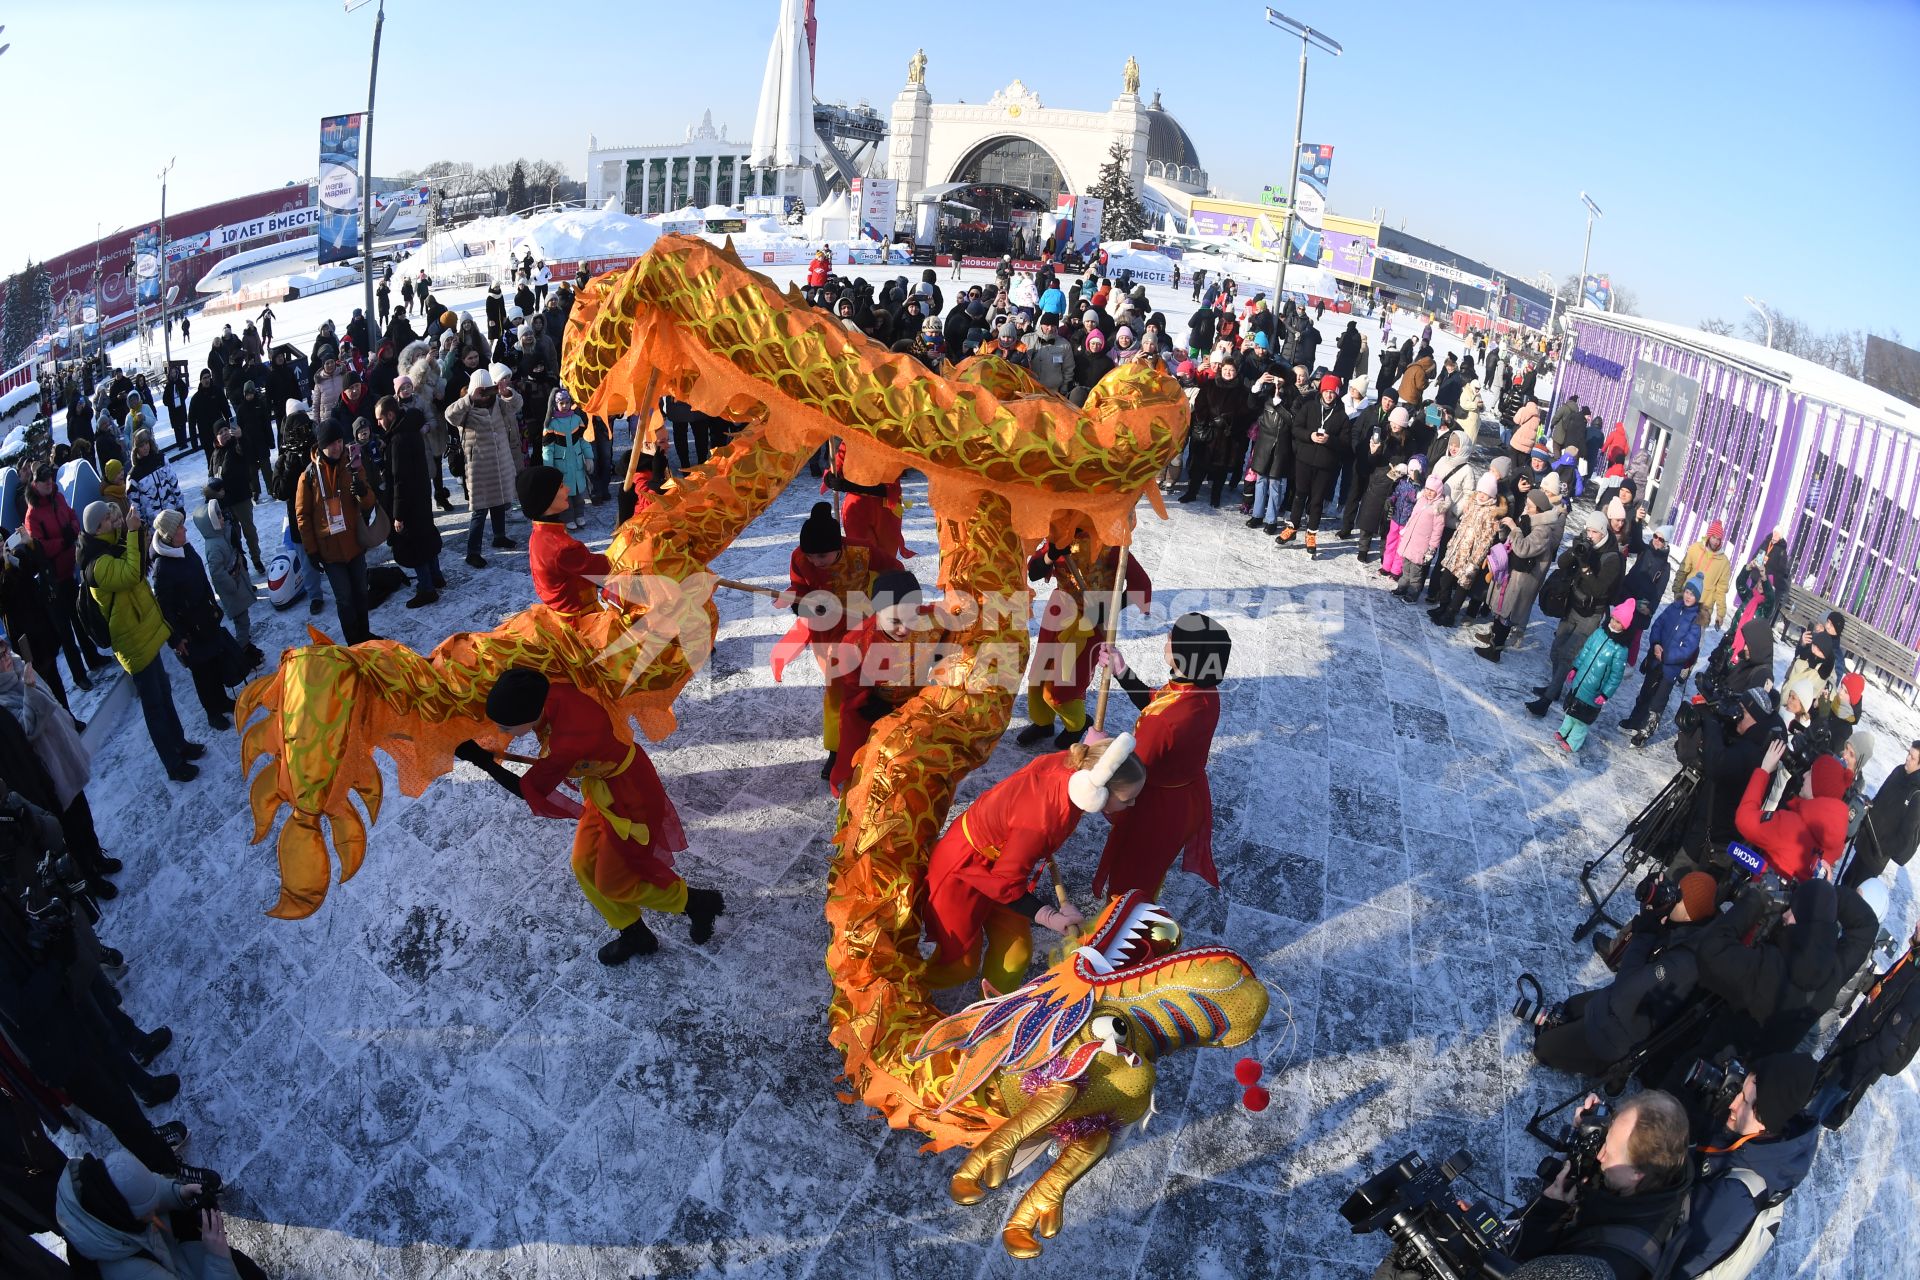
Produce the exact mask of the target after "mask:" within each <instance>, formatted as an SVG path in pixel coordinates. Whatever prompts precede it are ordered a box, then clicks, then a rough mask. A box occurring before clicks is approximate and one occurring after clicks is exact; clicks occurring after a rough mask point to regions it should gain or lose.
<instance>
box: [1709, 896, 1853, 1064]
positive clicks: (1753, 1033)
mask: <svg viewBox="0 0 1920 1280" xmlns="http://www.w3.org/2000/svg"><path fill="white" fill-rule="evenodd" d="M1855 896H1856V897H1857V896H1858V895H1855ZM1764 909H1765V899H1764V897H1763V895H1762V894H1761V892H1760V890H1759V889H1757V888H1749V889H1747V890H1746V891H1745V892H1743V893H1742V894H1741V895H1740V896H1739V897H1738V898H1735V899H1734V902H1733V906H1732V907H1730V908H1729V909H1728V910H1726V911H1724V912H1722V913H1721V914H1720V915H1719V916H1718V917H1717V918H1716V919H1714V920H1713V922H1712V923H1710V924H1708V925H1707V927H1706V928H1705V929H1704V930H1702V931H1701V935H1700V943H1699V947H1698V952H1699V956H1700V985H1701V986H1702V988H1704V989H1705V990H1707V991H1709V992H1711V993H1712V994H1714V995H1717V996H1719V997H1721V998H1722V999H1723V1000H1725V1001H1726V1002H1727V1005H1728V1011H1727V1012H1728V1014H1730V1015H1731V1017H1728V1018H1725V1019H1723V1020H1722V1021H1724V1022H1725V1024H1726V1027H1727V1029H1728V1030H1733V1029H1736V1028H1737V1029H1738V1030H1739V1031H1741V1032H1743V1033H1744V1038H1743V1039H1741V1040H1739V1041H1738V1043H1739V1044H1740V1045H1741V1048H1742V1049H1743V1050H1746V1051H1747V1052H1750V1053H1752V1054H1753V1055H1754V1056H1755V1057H1759V1056H1761V1055H1762V1054H1764V1053H1771V1052H1773V1049H1772V1047H1771V1045H1772V1043H1773V1041H1772V1038H1771V1037H1765V1039H1766V1042H1767V1045H1768V1047H1766V1048H1762V1047H1761V1044H1760V1041H1761V1040H1762V1038H1763V1037H1762V1036H1761V1034H1760V1029H1761V1027H1762V1026H1765V1025H1766V1024H1769V1023H1771V1022H1773V1021H1774V1020H1775V1019H1776V1018H1778V1017H1780V1015H1781V1014H1783V1013H1792V1012H1794V1011H1796V1010H1800V1009H1804V1008H1805V1007H1806V1006H1807V1004H1808V1002H1809V1001H1810V1000H1811V999H1812V998H1813V996H1814V995H1816V994H1817V993H1818V992H1819V991H1820V990H1821V989H1822V988H1823V987H1825V986H1826V985H1827V984H1828V982H1829V981H1831V980H1832V979H1833V977H1834V976H1835V974H1836V972H1837V970H1838V967H1839V958H1838V952H1839V932H1840V930H1839V924H1838V911H1839V899H1838V895H1837V894H1836V893H1835V892H1834V887H1833V886H1832V885H1831V884H1828V883H1826V882H1825V881H1821V880H1807V881H1802V882H1801V883H1800V884H1799V885H1797V886H1795V889H1794V895H1793V915H1794V923H1793V924H1790V925H1784V926H1782V927H1781V928H1780V929H1778V930H1777V931H1776V932H1775V933H1774V935H1773V937H1772V938H1770V939H1769V940H1767V941H1766V942H1763V943H1761V944H1760V945H1758V946H1748V945H1746V943H1745V942H1744V941H1743V939H1744V938H1745V937H1746V936H1747V935H1748V934H1749V933H1750V932H1751V931H1752V930H1753V927H1754V926H1755V925H1757V924H1758V923H1759V922H1760V917H1761V915H1762V913H1763V911H1764ZM1815 1016H1816V1017H1817V1016H1818V1013H1817V1012H1816V1015H1815ZM1796 1039H1797V1037H1796ZM1720 1043H1722V1044H1729V1043H1735V1041H1732V1040H1724V1041H1720ZM1787 1047H1789V1048H1790V1047H1791V1045H1789V1046H1787Z"/></svg>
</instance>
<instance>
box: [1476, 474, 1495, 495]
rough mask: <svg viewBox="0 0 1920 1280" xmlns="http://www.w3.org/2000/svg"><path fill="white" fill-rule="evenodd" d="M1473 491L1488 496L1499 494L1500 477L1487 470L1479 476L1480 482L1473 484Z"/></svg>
mask: <svg viewBox="0 0 1920 1280" xmlns="http://www.w3.org/2000/svg"><path fill="white" fill-rule="evenodd" d="M1473 489H1474V492H1475V493H1481V494H1485V495H1486V496H1487V497H1489V498H1497V497H1499V496H1500V477H1499V476H1497V475H1495V474H1494V473H1493V472H1491V471H1489V472H1487V474H1485V475H1483V476H1481V477H1480V483H1478V484H1476V485H1474V486H1473Z"/></svg>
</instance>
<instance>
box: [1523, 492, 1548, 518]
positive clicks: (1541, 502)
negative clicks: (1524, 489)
mask: <svg viewBox="0 0 1920 1280" xmlns="http://www.w3.org/2000/svg"><path fill="white" fill-rule="evenodd" d="M1552 505H1553V497H1552V495H1550V494H1549V493H1548V492H1547V491H1546V490H1545V489H1535V490H1534V491H1533V492H1532V493H1529V494H1528V495H1527V508H1528V510H1530V511H1533V512H1535V513H1539V512H1542V511H1545V510H1546V509H1547V508H1548V507H1551V506H1552Z"/></svg>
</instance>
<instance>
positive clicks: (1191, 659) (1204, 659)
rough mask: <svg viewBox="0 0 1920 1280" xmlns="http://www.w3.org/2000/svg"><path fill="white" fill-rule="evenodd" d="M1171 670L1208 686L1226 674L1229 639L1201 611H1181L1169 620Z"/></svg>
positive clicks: (1221, 628) (1218, 681) (1229, 651)
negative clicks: (1170, 624)
mask: <svg viewBox="0 0 1920 1280" xmlns="http://www.w3.org/2000/svg"><path fill="white" fill-rule="evenodd" d="M1171 641H1172V644H1173V674H1174V675H1175V676H1176V677H1177V678H1179V679H1181V680H1186V681H1190V682H1191V683H1193V684H1197V685H1199V686H1201V687H1202V688H1206V689H1210V688H1212V687H1213V686H1215V685H1217V684H1219V683H1220V681H1221V680H1223V679H1225V678H1226V674H1227V659H1228V658H1229V657H1231V656H1232V654H1233V639H1232V637H1231V636H1229V635H1228V634H1227V629H1226V628H1225V627H1223V626H1221V625H1220V624H1219V623H1217V622H1215V621H1214V620H1213V619H1212V618H1209V617H1208V616H1207V615H1206V614H1204V613H1183V614H1181V615H1180V616H1179V617H1178V618H1175V619H1174V620H1173V635H1172V637H1171Z"/></svg>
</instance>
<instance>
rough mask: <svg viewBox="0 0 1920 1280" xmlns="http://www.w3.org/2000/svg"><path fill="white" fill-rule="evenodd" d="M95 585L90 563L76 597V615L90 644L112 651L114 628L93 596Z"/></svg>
mask: <svg viewBox="0 0 1920 1280" xmlns="http://www.w3.org/2000/svg"><path fill="white" fill-rule="evenodd" d="M93 585H94V583H93V565H92V564H91V563H89V564H88V565H87V567H86V568H85V569H83V570H81V573H80V590H79V591H78V592H77V593H76V595H75V601H74V603H75V605H76V608H75V609H74V614H75V616H76V617H77V618H78V620H79V623H80V630H81V631H82V632H83V633H85V635H86V637H87V640H88V641H89V642H91V643H92V644H93V645H94V646H95V647H96V648H101V649H108V650H111V649H112V648H113V628H112V627H111V626H109V625H108V623H107V615H106V613H105V612H104V611H103V610H102V609H101V608H100V601H99V600H98V599H96V598H95V596H94V594H93Z"/></svg>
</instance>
